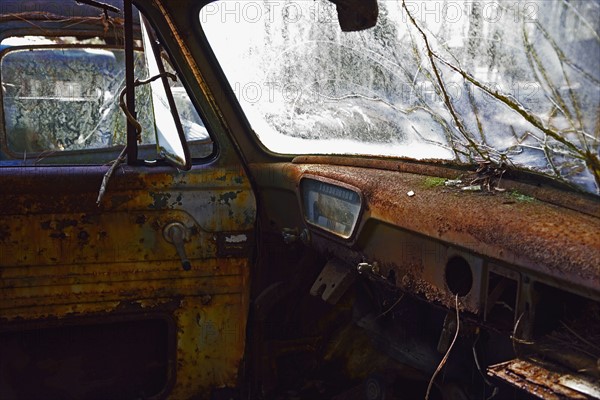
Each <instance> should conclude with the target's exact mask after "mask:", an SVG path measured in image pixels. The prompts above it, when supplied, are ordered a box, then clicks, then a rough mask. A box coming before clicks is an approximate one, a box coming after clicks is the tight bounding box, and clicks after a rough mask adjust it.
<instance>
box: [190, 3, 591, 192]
mask: <svg viewBox="0 0 600 400" xmlns="http://www.w3.org/2000/svg"><path fill="white" fill-rule="evenodd" d="M378 4H379V20H378V23H377V26H376V27H374V28H373V29H369V30H366V31H361V32H350V33H343V32H341V30H340V28H339V26H338V24H337V17H336V14H335V6H334V5H332V4H331V3H330V2H327V1H313V0H308V1H303V0H301V1H271V0H268V1H245V2H234V1H223V2H216V3H211V4H209V5H207V6H206V7H204V8H203V10H202V12H201V14H200V23H201V26H202V27H203V29H204V31H205V33H206V35H207V38H208V40H209V43H210V44H211V47H212V49H213V51H214V52H215V54H216V56H217V59H218V60H219V62H220V64H221V66H222V68H223V70H224V72H225V74H226V76H227V78H228V80H229V82H230V85H231V89H232V90H233V91H234V93H235V94H236V96H237V98H238V99H239V101H240V104H241V106H242V108H243V110H244V111H245V113H246V115H247V118H248V120H249V122H250V124H251V126H252V128H253V129H254V131H255V132H256V134H257V135H258V137H259V139H260V140H261V141H262V142H263V144H264V145H265V146H266V147H267V148H269V149H270V150H272V151H275V152H278V153H286V154H365V155H383V156H398V157H409V158H414V159H453V160H456V161H460V162H474V161H478V160H490V161H493V162H495V163H498V164H505V165H507V166H508V167H513V168H515V167H516V168H525V169H530V170H534V171H537V172H541V173H543V174H546V175H549V176H552V177H554V178H556V179H558V180H561V181H564V182H567V183H570V184H572V185H574V186H577V187H579V188H583V189H584V190H587V191H590V192H594V193H598V191H599V190H600V160H599V150H600V36H599V32H600V1H598V0H581V1H573V0H570V1H567V0H543V1H510V2H506V1H474V2H470V1H451V0H447V1H429V0H428V1H425V0H423V1H379V2H378Z"/></svg>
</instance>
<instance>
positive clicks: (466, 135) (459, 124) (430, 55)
mask: <svg viewBox="0 0 600 400" xmlns="http://www.w3.org/2000/svg"><path fill="white" fill-rule="evenodd" d="M402 7H403V8H404V10H405V11H406V14H407V15H408V18H409V19H410V21H411V23H412V24H413V25H414V27H415V29H416V30H417V31H418V32H419V33H420V34H421V37H422V38H423V41H424V42H425V48H426V50H427V57H428V58H429V61H430V63H431V68H432V70H433V73H434V75H435V78H436V80H437V82H438V84H439V86H440V90H441V91H442V95H443V100H444V104H445V105H446V107H447V108H448V111H449V112H450V115H452V119H453V120H454V123H455V124H456V128H457V129H458V131H459V132H460V133H461V134H462V136H463V137H464V138H465V139H466V140H467V142H469V145H470V146H471V148H472V149H473V150H475V151H476V152H477V154H479V156H480V157H482V158H484V159H488V155H487V154H484V153H483V152H482V151H481V150H480V149H479V147H478V146H477V143H475V141H474V140H473V138H472V137H471V136H470V135H469V133H468V132H467V130H466V128H465V126H464V125H463V123H462V121H461V120H460V117H459V116H458V114H457V112H456V110H455V109H454V106H453V105H452V100H451V99H450V95H448V92H447V91H446V87H445V86H444V80H443V79H442V76H441V74H440V71H439V70H438V68H437V65H436V63H435V58H439V57H437V56H436V55H435V53H434V51H433V49H432V48H431V45H430V44H429V39H427V35H426V34H425V32H423V30H422V29H421V27H420V26H419V25H418V24H417V21H416V20H415V19H414V17H413V16H412V14H411V13H410V11H409V10H408V7H406V2H405V0H403V1H402Z"/></svg>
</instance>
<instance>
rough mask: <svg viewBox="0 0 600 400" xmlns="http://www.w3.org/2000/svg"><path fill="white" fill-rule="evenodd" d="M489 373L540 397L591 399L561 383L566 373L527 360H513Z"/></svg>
mask: <svg viewBox="0 0 600 400" xmlns="http://www.w3.org/2000/svg"><path fill="white" fill-rule="evenodd" d="M488 375H490V376H493V377H495V378H498V379H501V380H503V381H506V382H508V383H510V384H511V385H513V386H516V387H518V388H519V389H521V390H523V391H525V392H527V393H529V394H532V395H534V396H536V397H538V398H540V399H547V400H560V399H564V398H569V399H580V400H586V399H589V397H588V396H585V395H583V394H581V393H580V392H577V391H575V390H572V389H569V388H568V387H566V386H563V385H561V383H560V381H561V377H562V376H563V375H564V374H561V373H558V372H554V371H551V370H549V369H546V368H545V367H543V366H541V365H537V364H534V363H532V362H529V361H525V360H519V359H517V360H512V361H508V362H505V363H502V364H498V365H493V366H491V367H489V368H488Z"/></svg>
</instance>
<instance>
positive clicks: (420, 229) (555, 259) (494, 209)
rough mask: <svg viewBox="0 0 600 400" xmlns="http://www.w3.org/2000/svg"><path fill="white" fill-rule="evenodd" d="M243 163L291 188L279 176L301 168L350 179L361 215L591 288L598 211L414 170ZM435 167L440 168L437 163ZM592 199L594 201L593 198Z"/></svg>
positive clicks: (598, 252) (599, 276)
mask: <svg viewBox="0 0 600 400" xmlns="http://www.w3.org/2000/svg"><path fill="white" fill-rule="evenodd" d="M438 168H439V167H438ZM251 170H252V171H253V172H256V173H257V177H258V179H259V182H260V181H262V180H266V179H269V180H270V181H271V182H275V183H276V184H277V185H278V186H280V187H281V188H285V189H288V190H294V191H295V190H296V187H295V186H293V185H290V184H288V183H287V182H290V181H291V182H294V183H295V185H297V184H298V182H299V179H300V177H301V176H302V175H303V174H312V175H318V176H323V177H327V178H330V179H334V180H338V181H340V182H343V183H346V184H349V185H352V186H355V187H358V188H360V189H361V190H362V192H363V195H364V197H365V201H366V203H367V204H366V205H367V209H368V213H366V217H367V218H371V219H374V220H377V221H380V222H384V223H388V224H391V225H393V226H396V227H399V228H401V229H405V230H407V231H410V232H415V233H418V234H421V235H425V236H428V237H430V238H436V239H438V240H441V241H443V242H445V243H448V244H452V245H455V246H457V247H460V248H464V249H467V250H469V251H471V252H473V253H475V254H480V255H483V256H485V257H488V258H492V259H499V260H502V261H504V262H506V263H509V264H512V265H514V266H517V267H522V268H525V269H528V270H530V271H535V272H537V273H541V274H544V275H549V276H552V277H554V278H557V279H560V280H561V281H563V282H564V283H565V284H567V285H574V286H576V287H579V288H584V289H585V290H586V292H587V293H596V295H598V294H597V292H598V287H600V264H599V263H598V260H600V234H599V233H598V232H600V218H598V217H594V216H591V215H587V214H585V213H582V212H576V211H574V210H572V209H569V208H563V207H559V206H556V205H553V204H548V203H545V202H543V201H535V202H516V203H510V204H506V202H507V200H510V199H511V197H510V194H508V193H498V194H490V193H476V192H462V191H456V190H453V189H449V188H446V187H442V186H439V187H430V188H427V187H423V185H422V183H423V176H422V175H415V174H412V173H403V172H397V171H391V170H381V169H367V168H358V167H349V166H337V165H308V164H288V163H282V164H275V165H263V164H258V165H252V166H251ZM449 171H450V172H452V173H455V170H449ZM280 174H281V175H283V176H281V177H279V176H278V175H280ZM435 175H436V176H444V175H443V174H442V173H440V172H439V171H436V174H435ZM291 182H290V183H291ZM503 182H504V181H503ZM265 184H266V182H265ZM411 190H412V191H415V195H414V196H413V197H409V196H407V195H406V194H407V193H408V192H409V191H411ZM554 192H555V193H557V195H562V192H560V191H558V190H554ZM570 197H571V195H568V196H566V197H565V199H569V198H570ZM595 206H596V208H597V209H600V203H598V202H596V203H595ZM359 229H360V228H359ZM359 244H360V243H359Z"/></svg>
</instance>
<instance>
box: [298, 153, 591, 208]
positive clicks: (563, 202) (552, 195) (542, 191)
mask: <svg viewBox="0 0 600 400" xmlns="http://www.w3.org/2000/svg"><path fill="white" fill-rule="evenodd" d="M292 162H293V163H294V164H323V165H339V166H348V167H360V168H368V169H380V170H388V171H398V172H406V173H411V174H419V175H427V176H433V177H443V178H448V179H455V178H457V177H459V176H462V175H469V176H470V175H472V174H473V171H474V168H475V167H474V166H473V165H469V164H460V163H456V162H454V161H453V162H448V161H444V160H421V161H412V160H397V161H394V160H389V159H376V158H363V157H339V156H298V157H296V158H294V159H293V160H292ZM511 175H514V173H512V174H511V172H510V171H507V172H506V173H505V174H504V176H503V179H502V187H503V188H506V189H508V190H516V191H519V192H522V193H525V194H527V195H529V196H532V197H534V198H537V199H540V200H542V201H546V202H548V203H551V204H555V205H559V206H561V207H566V208H569V209H572V210H575V211H581V212H585V213H586V214H589V215H594V216H596V217H600V205H599V204H598V201H599V200H598V198H597V197H596V196H594V195H591V194H584V193H576V192H570V191H568V189H567V190H560V189H558V188H556V187H555V186H560V187H563V188H564V187H565V186H566V185H563V184H560V183H558V182H554V181H552V180H551V179H550V178H546V177H543V176H537V175H536V176H535V179H537V180H538V181H535V182H532V183H531V184H530V183H528V181H527V180H526V179H525V180H524V181H523V182H521V181H516V180H514V179H510V178H511ZM529 180H530V181H531V180H532V179H531V178H529ZM569 189H570V188H569Z"/></svg>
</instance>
